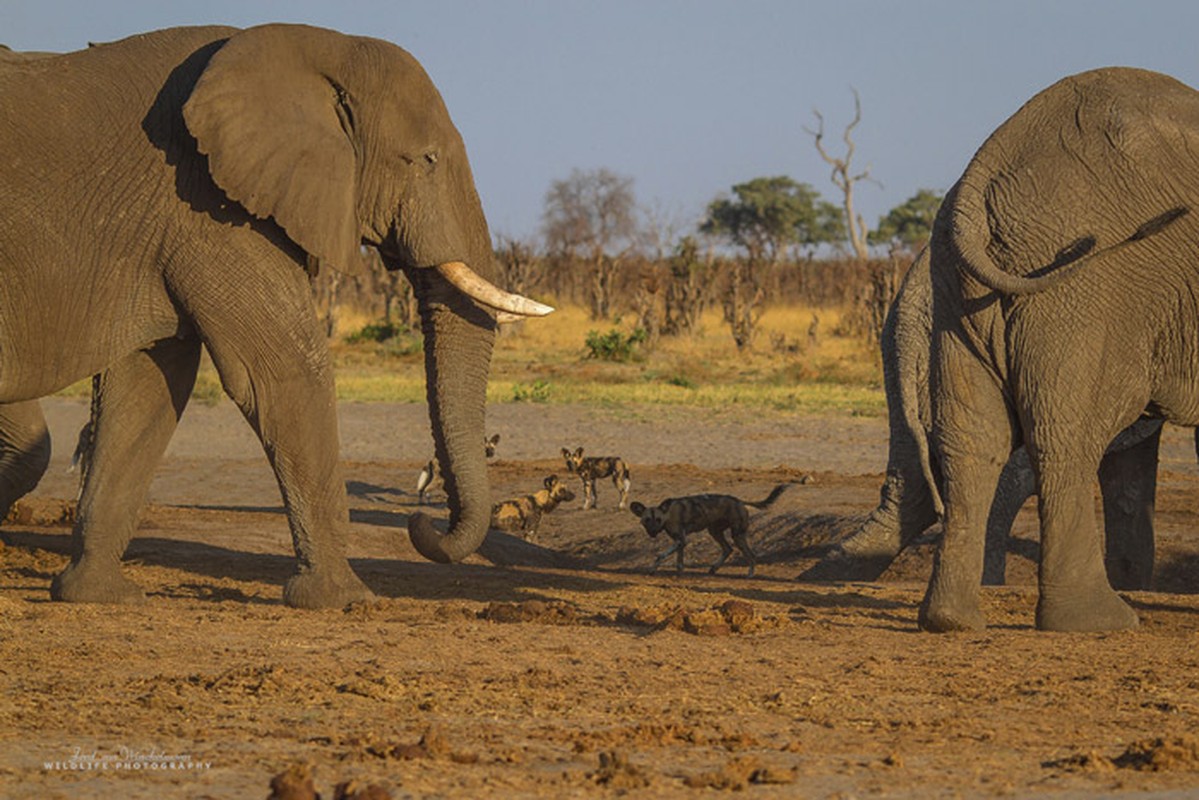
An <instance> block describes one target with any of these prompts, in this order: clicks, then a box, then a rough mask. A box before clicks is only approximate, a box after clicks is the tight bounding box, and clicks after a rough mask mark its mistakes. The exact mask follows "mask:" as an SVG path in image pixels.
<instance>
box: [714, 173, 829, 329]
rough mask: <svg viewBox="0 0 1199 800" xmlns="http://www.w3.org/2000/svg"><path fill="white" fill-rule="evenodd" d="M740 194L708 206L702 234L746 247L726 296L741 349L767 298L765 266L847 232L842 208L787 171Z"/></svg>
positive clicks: (739, 189)
mask: <svg viewBox="0 0 1199 800" xmlns="http://www.w3.org/2000/svg"><path fill="white" fill-rule="evenodd" d="M733 194H734V195H735V198H730V197H718V198H717V199H715V200H713V201H712V202H711V203H709V204H708V213H707V216H706V217H705V219H704V221H703V222H702V223H700V228H699V229H700V232H701V233H706V234H712V235H715V236H717V237H720V238H722V239H724V240H726V241H728V242H729V243H731V244H733V245H735V246H737V247H741V248H744V249H745V252H746V256H747V257H746V258H744V259H740V260H738V261H736V262H735V263H734V264H733V268H732V270H731V271H730V273H729V285H728V288H727V289H726V290H725V294H724V297H723V305H724V319H725V322H728V323H729V326H730V328H731V330H732V334H733V340H734V341H735V342H736V343H737V349H738V350H745V349H748V348H749V347H750V345H751V344H752V342H753V336H754V331H755V329H756V327H757V323H758V319H759V318H760V317H761V316H762V305H763V301H764V300H765V295H766V293H765V289H764V286H763V281H764V278H765V272H766V268H767V267H769V266H771V265H773V264H775V263H777V262H778V260H779V259H780V258H781V257H782V255H783V254H784V252H785V251H786V250H787V248H788V247H792V246H796V245H816V244H820V243H822V242H832V241H837V240H839V239H841V238H842V236H843V235H844V227H843V224H842V221H841V215H840V211H839V210H838V209H837V207H836V206H834V205H832V204H831V203H827V202H824V201H823V200H821V199H820V194H819V193H818V192H817V191H816V190H815V189H813V188H812V187H811V186H809V185H808V184H806V183H799V182H797V181H795V180H793V179H792V178H789V177H787V176H785V175H780V176H776V177H772V178H755V179H753V180H752V181H748V182H747V183H741V184H738V185H736V186H734V187H733Z"/></svg>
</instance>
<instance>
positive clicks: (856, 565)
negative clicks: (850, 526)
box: [805, 248, 1199, 589]
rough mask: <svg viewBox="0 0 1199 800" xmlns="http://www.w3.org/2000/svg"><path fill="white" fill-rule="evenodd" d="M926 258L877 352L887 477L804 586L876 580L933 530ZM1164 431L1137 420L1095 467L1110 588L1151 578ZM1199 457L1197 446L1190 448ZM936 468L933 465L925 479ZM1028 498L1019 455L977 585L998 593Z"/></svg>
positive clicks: (1006, 471) (911, 274) (902, 290)
mask: <svg viewBox="0 0 1199 800" xmlns="http://www.w3.org/2000/svg"><path fill="white" fill-rule="evenodd" d="M929 275H930V273H929V258H928V249H927V248H925V249H923V250H922V251H921V252H920V253H919V254H918V255H917V257H916V259H915V260H914V262H913V263H912V266H911V267H910V269H909V270H908V273H907V275H905V277H904V280H903V282H902V283H901V284H900V287H899V291H898V292H897V293H896V296H895V299H894V301H893V302H892V303H891V307H890V309H889V310H888V313H887V317H886V320H885V321H884V325H883V330H882V336H881V342H880V344H881V350H882V357H883V358H882V361H883V378H884V386H885V390H886V396H887V409H888V425H889V429H890V438H889V445H888V452H887V472H886V478H885V479H884V482H883V485H882V488H881V490H880V493H879V503H878V506H876V507H875V509H874V510H873V511H872V512H871V513H870V516H869V518H868V519H867V520H866V521H865V522H864V523H863V524H862V526H861V527H860V528H858V530H856V531H855V532H854V533H853V534H852V535H850V536H849V537H848V538H846V539H845V540H843V541H842V542H840V543H839V544H838V545H837V546H836V547H835V548H833V550H832V551H831V552H830V553H829V554H828V556H826V557H825V558H824V559H822V560H821V562H819V563H818V564H817V565H815V567H813V568H812V569H811V570H810V571H809V572H808V573H807V574H805V577H806V578H811V579H818V580H828V579H833V580H875V579H876V578H878V576H879V575H881V574H882V572H883V571H884V570H885V569H886V568H887V567H888V566H889V565H890V564H891V562H892V561H893V560H894V559H895V557H896V556H898V555H899V553H900V551H901V550H902V549H903V548H904V547H906V546H907V545H908V544H909V543H910V542H911V541H912V540H913V539H915V538H916V537H917V536H919V535H920V534H921V533H923V532H924V531H925V530H926V529H927V528H929V527H930V526H932V525H934V524H935V523H936V522H937V521H938V520H937V513H936V511H935V510H934V508H933V499H932V494H931V491H930V489H929V480H928V479H926V477H925V474H924V471H923V468H922V463H923V458H922V454H924V456H925V457H927V456H926V454H927V452H928V447H929V444H928V442H929V439H930V437H931V435H932V429H931V421H930V419H929V407H930V404H931V401H930V398H929V384H928V375H929V343H930V341H931V339H932V296H931V295H932V293H931V286H930V283H929ZM1162 425H1163V421H1162V420H1161V419H1155V418H1152V417H1145V418H1142V419H1139V420H1137V421H1136V422H1134V423H1133V424H1132V425H1130V426H1129V427H1128V428H1126V429H1125V430H1124V431H1122V432H1121V433H1120V434H1119V435H1118V436H1117V437H1116V439H1115V440H1114V441H1113V442H1112V443H1111V445H1110V446H1109V447H1108V452H1107V453H1106V454H1105V456H1104V458H1103V461H1102V462H1101V463H1100V467H1099V483H1100V489H1101V491H1102V493H1103V499H1104V504H1103V509H1104V520H1105V530H1106V536H1105V539H1104V542H1105V551H1106V554H1105V564H1106V569H1107V574H1108V578H1109V580H1110V581H1111V583H1112V585H1113V586H1115V587H1116V588H1120V589H1148V588H1149V585H1150V583H1151V581H1152V577H1153V559H1154V534H1153V503H1154V498H1155V496H1156V488H1157V487H1156V476H1157V455H1158V444H1159V441H1160V437H1161V430H1162ZM1196 445H1197V447H1199V437H1197V438H1196ZM936 472H937V466H936V465H935V464H934V465H933V473H934V475H935V473H936ZM1034 494H1036V480H1035V477H1034V475H1033V469H1032V464H1031V463H1030V462H1029V459H1028V452H1027V450H1026V449H1025V448H1024V447H1023V446H1021V447H1019V448H1017V449H1016V450H1015V451H1014V452H1013V453H1012V456H1011V458H1010V459H1009V460H1008V462H1007V464H1006V465H1005V466H1004V467H1003V470H1002V472H1001V473H1000V477H999V484H998V486H997V488H996V490H995V497H994V499H993V501H992V503H991V508H990V512H989V513H988V515H987V526H986V547H985V556H984V560H983V580H982V582H983V584H989V585H1000V584H1003V583H1004V573H1005V571H1006V565H1007V550H1008V540H1009V536H1010V533H1011V528H1012V523H1013V522H1014V521H1015V518H1016V514H1017V513H1018V512H1019V510H1020V508H1021V507H1022V506H1023V505H1024V502H1025V501H1026V500H1027V499H1028V498H1029V497H1031V496H1032V495H1034Z"/></svg>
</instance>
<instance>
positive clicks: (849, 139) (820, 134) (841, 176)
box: [804, 89, 881, 260]
mask: <svg viewBox="0 0 1199 800" xmlns="http://www.w3.org/2000/svg"><path fill="white" fill-rule="evenodd" d="M851 91H852V92H853V121H852V122H850V123H849V124H848V125H846V126H845V133H844V134H843V135H842V137H841V138H842V140H844V142H845V155H844V156H843V157H842V158H834V157H833V156H831V155H829V153H828V151H827V150H825V148H824V117H823V116H821V114H820V111H819V110H817V109H812V114H813V115H815V117H816V121H817V122H818V123H819V125H818V126H817V128H816V130H812V129H811V128H808V127H805V128H804V131H806V132H807V133H809V134H811V135H812V138H813V139H814V140H815V143H816V152H818V153H820V157H821V158H823V159H824V160H825V162H826V163H827V164H829V165H830V166H831V167H832V168H833V174H832V178H831V179H832V182H833V185H834V186H836V187H837V188H838V189H840V190H841V196H842V198H843V200H844V204H843V208H844V211H845V223H846V228H847V230H848V234H849V245H850V247H851V248H852V249H853V252H854V255H856V256H857V257H858V258H860V259H862V260H865V259H866V258H868V257H869V255H870V250H869V248H868V247H867V244H866V233H867V228H866V222H865V220H863V219H862V216H861V215H860V214H858V213H857V212H855V211H854V207H853V190H854V185H855V184H857V183H859V182H860V181H867V180H868V181H872V182H874V183H875V184H878V181H876V180H874V178H873V177H871V175H870V167H866V169H864V170H862V171H861V172H859V173H857V174H856V175H855V174H854V173H853V169H852V166H851V163H852V161H853V155H854V143H853V136H852V134H853V129H854V128H856V127H857V125H858V123H859V122H861V121H862V101H861V99H860V98H859V97H858V90H857V89H851ZM880 185H881V184H880Z"/></svg>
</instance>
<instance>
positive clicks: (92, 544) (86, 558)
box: [50, 337, 200, 603]
mask: <svg viewBox="0 0 1199 800" xmlns="http://www.w3.org/2000/svg"><path fill="white" fill-rule="evenodd" d="M199 362H200V342H199V340H198V339H196V338H195V337H191V338H187V339H166V340H163V341H160V342H158V343H156V344H155V345H153V346H152V347H150V348H149V349H147V350H142V351H139V352H137V353H134V354H132V355H130V356H127V357H126V358H124V359H123V360H122V361H119V362H118V363H117V364H115V365H113V366H112V367H109V368H108V370H106V371H105V372H104V373H103V374H102V375H101V377H100V380H99V381H98V383H97V386H96V392H97V394H96V397H95V400H94V405H93V408H94V409H95V416H94V418H93V419H92V424H93V425H94V426H95V427H94V433H93V436H94V440H93V444H92V448H93V449H92V454H91V466H90V467H89V469H88V471H87V476H86V478H85V480H84V485H83V494H82V495H81V496H80V499H79V509H78V512H77V513H76V517H75V529H74V531H73V533H72V539H73V541H72V550H73V552H72V556H71V563H70V565H68V566H67V568H66V570H64V571H63V572H62V574H60V575H59V576H58V577H56V578H55V579H54V582H53V584H52V585H51V588H50V594H51V596H52V597H54V599H56V600H66V601H69V602H95V603H130V602H140V601H141V600H143V599H144V596H143V594H142V590H141V589H140V588H139V587H138V586H137V585H136V584H135V583H133V582H132V581H130V580H129V579H128V578H126V577H125V576H124V575H122V574H121V558H122V557H123V556H124V554H125V548H126V547H128V546H129V541H130V540H131V539H132V538H133V534H134V531H135V529H136V526H137V517H138V512H139V511H140V510H141V507H142V505H143V503H145V500H146V493H147V491H148V490H149V488H150V481H151V479H152V478H153V476H154V468H155V466H156V465H157V464H158V462H159V459H161V457H162V454H163V452H164V451H165V450H166V446H167V444H168V443H169V442H170V439H171V435H172V434H173V433H174V432H175V427H176V425H177V424H178V422H179V416H180V415H181V414H182V413H183V409H184V407H185V406H186V405H187V399H188V396H189V395H190V394H191V390H192V386H193V385H194V384H195V380H196V368H197V366H198V365H199Z"/></svg>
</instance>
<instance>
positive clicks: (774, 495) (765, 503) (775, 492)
mask: <svg viewBox="0 0 1199 800" xmlns="http://www.w3.org/2000/svg"><path fill="white" fill-rule="evenodd" d="M790 485H791V484H789V483H780V484H779V485H778V486H776V487H774V489H772V490H771V492H770V494H769V495H767V496H766V499H765V500H759V501H758V502H756V503H754V502H750V501H745V505H747V506H753V507H754V508H769V507H770V506H771V505H773V504H774V501H775V500H778V499H779V495H780V494H782V493H783V492H784V491H786V490H787V487H788V486H790Z"/></svg>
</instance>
